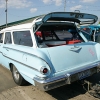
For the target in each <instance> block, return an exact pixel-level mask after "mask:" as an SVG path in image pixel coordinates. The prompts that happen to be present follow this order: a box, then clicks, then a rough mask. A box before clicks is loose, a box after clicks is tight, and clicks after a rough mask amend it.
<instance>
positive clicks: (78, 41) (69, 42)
mask: <svg viewBox="0 0 100 100" xmlns="http://www.w3.org/2000/svg"><path fill="white" fill-rule="evenodd" d="M80 42H81V40H69V41H66V44H75V43H80ZM66 44H58V45H54V44H46V45H47V46H48V47H54V46H60V45H66Z"/></svg>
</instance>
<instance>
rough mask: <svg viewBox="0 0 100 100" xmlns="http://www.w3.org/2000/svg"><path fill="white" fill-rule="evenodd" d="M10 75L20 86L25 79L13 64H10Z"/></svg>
mask: <svg viewBox="0 0 100 100" xmlns="http://www.w3.org/2000/svg"><path fill="white" fill-rule="evenodd" d="M12 76H13V79H14V81H15V83H16V84H18V85H20V86H21V85H24V84H25V82H26V81H25V80H24V78H23V77H22V76H21V74H20V73H19V72H18V70H17V68H16V67H15V66H14V65H13V66H12Z"/></svg>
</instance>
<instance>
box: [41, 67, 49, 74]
mask: <svg viewBox="0 0 100 100" xmlns="http://www.w3.org/2000/svg"><path fill="white" fill-rule="evenodd" d="M40 72H41V73H42V74H46V73H48V69H47V68H46V67H41V69H40Z"/></svg>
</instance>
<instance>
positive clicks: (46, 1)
mask: <svg viewBox="0 0 100 100" xmlns="http://www.w3.org/2000/svg"><path fill="white" fill-rule="evenodd" d="M42 1H43V2H44V4H50V3H51V2H52V1H51V0H42Z"/></svg>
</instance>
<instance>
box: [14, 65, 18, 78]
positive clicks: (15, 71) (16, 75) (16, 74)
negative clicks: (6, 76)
mask: <svg viewBox="0 0 100 100" xmlns="http://www.w3.org/2000/svg"><path fill="white" fill-rule="evenodd" d="M13 74H14V77H15V79H16V80H19V72H18V70H17V68H16V67H13Z"/></svg>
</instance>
